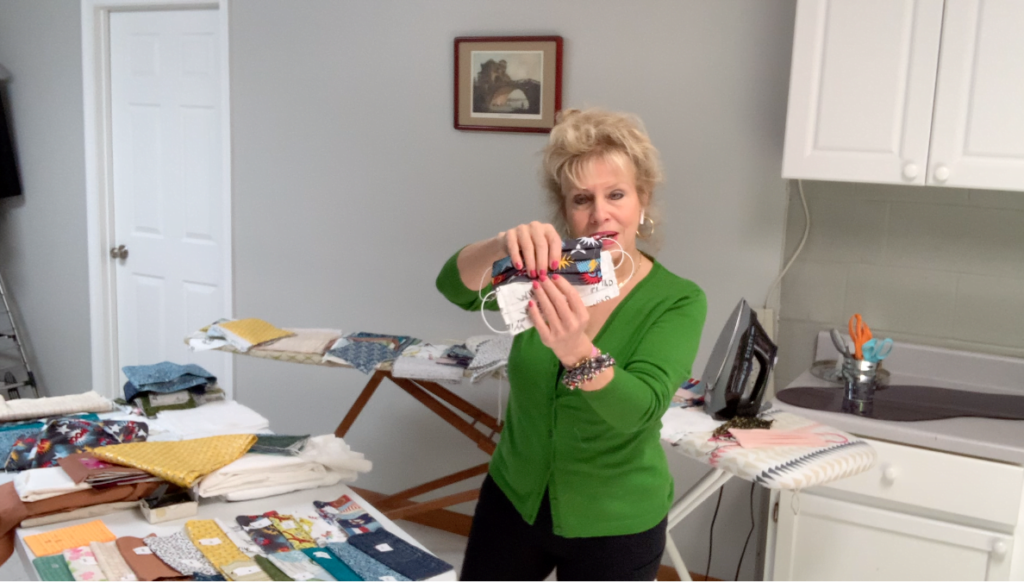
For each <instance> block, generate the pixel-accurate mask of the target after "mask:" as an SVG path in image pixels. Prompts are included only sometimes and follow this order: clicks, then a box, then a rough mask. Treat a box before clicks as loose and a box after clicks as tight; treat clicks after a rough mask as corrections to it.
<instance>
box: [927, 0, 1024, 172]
mask: <svg viewBox="0 0 1024 583" xmlns="http://www.w3.org/2000/svg"><path fill="white" fill-rule="evenodd" d="M1022 31H1024V2H1021V1H1020V0H948V1H947V2H946V12H945V16H944V17H943V25H942V53H941V54H942V57H941V58H940V60H939V80H938V86H937V88H936V91H935V120H934V126H933V129H932V147H931V156H930V159H929V174H928V184H933V185H937V186H958V187H976V188H998V189H1006V190H1024V34H1022Z"/></svg>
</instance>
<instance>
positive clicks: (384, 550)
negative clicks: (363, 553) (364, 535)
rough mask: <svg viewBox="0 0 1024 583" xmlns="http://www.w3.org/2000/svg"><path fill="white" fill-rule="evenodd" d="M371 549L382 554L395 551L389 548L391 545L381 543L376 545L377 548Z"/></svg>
mask: <svg viewBox="0 0 1024 583" xmlns="http://www.w3.org/2000/svg"><path fill="white" fill-rule="evenodd" d="M373 548H375V549H377V550H378V551H380V552H382V553H390V552H391V551H393V550H395V549H393V548H391V545H389V544H388V543H381V544H379V545H377V546H375V547H373Z"/></svg>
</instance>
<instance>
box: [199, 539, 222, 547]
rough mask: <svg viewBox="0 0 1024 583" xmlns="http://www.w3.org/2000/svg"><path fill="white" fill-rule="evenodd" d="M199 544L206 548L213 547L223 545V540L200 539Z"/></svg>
mask: <svg viewBox="0 0 1024 583" xmlns="http://www.w3.org/2000/svg"><path fill="white" fill-rule="evenodd" d="M199 544H201V545H203V546H204V547H212V546H214V545H219V544H221V540H220V539H219V538H201V539H199Z"/></svg>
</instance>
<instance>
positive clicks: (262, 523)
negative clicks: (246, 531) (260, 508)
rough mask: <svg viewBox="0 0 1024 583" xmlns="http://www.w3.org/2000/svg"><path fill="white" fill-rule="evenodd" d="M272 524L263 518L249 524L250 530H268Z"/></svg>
mask: <svg viewBox="0 0 1024 583" xmlns="http://www.w3.org/2000/svg"><path fill="white" fill-rule="evenodd" d="M271 524H272V523H271V522H270V519H269V518H261V519H259V520H257V521H254V522H250V523H249V528H266V527H268V526H270V525H271Z"/></svg>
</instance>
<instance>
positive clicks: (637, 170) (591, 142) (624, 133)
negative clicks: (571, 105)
mask: <svg viewBox="0 0 1024 583" xmlns="http://www.w3.org/2000/svg"><path fill="white" fill-rule="evenodd" d="M597 160H608V161H610V162H614V163H616V164H618V165H620V166H621V167H623V168H628V167H629V166H632V170H633V175H634V179H635V181H636V189H637V194H639V195H640V203H641V205H642V206H643V208H644V210H645V213H646V216H648V217H651V216H652V215H655V214H657V211H656V210H655V209H654V207H653V202H654V200H653V199H654V188H655V186H657V185H658V184H659V183H660V182H661V181H662V180H663V175H662V171H661V161H660V158H659V156H658V150H657V149H656V148H655V147H654V144H652V143H651V139H650V137H648V135H647V131H646V130H645V129H644V126H643V122H641V121H640V118H638V117H636V116H635V115H631V114H626V113H618V112H613V111H607V110H603V109H597V108H593V109H586V110H583V111H581V110H579V109H567V110H564V111H561V112H559V113H558V116H557V117H556V121H555V127H554V128H552V130H551V137H550V138H549V140H548V145H547V147H546V148H545V149H544V162H543V166H542V167H543V172H544V186H545V188H546V189H547V192H548V201H549V202H550V203H551V205H552V206H553V207H554V209H553V210H555V214H554V223H555V226H556V227H557V228H558V229H560V230H562V231H565V230H566V229H567V225H566V220H565V195H564V192H565V190H564V187H565V186H567V185H569V184H571V185H573V186H579V184H580V180H581V178H582V177H583V175H585V174H586V172H587V170H588V169H589V166H590V164H592V163H593V162H595V161H597ZM626 161H629V162H630V164H629V165H627V164H626ZM656 232H657V229H656ZM649 245H650V242H648V246H649Z"/></svg>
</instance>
